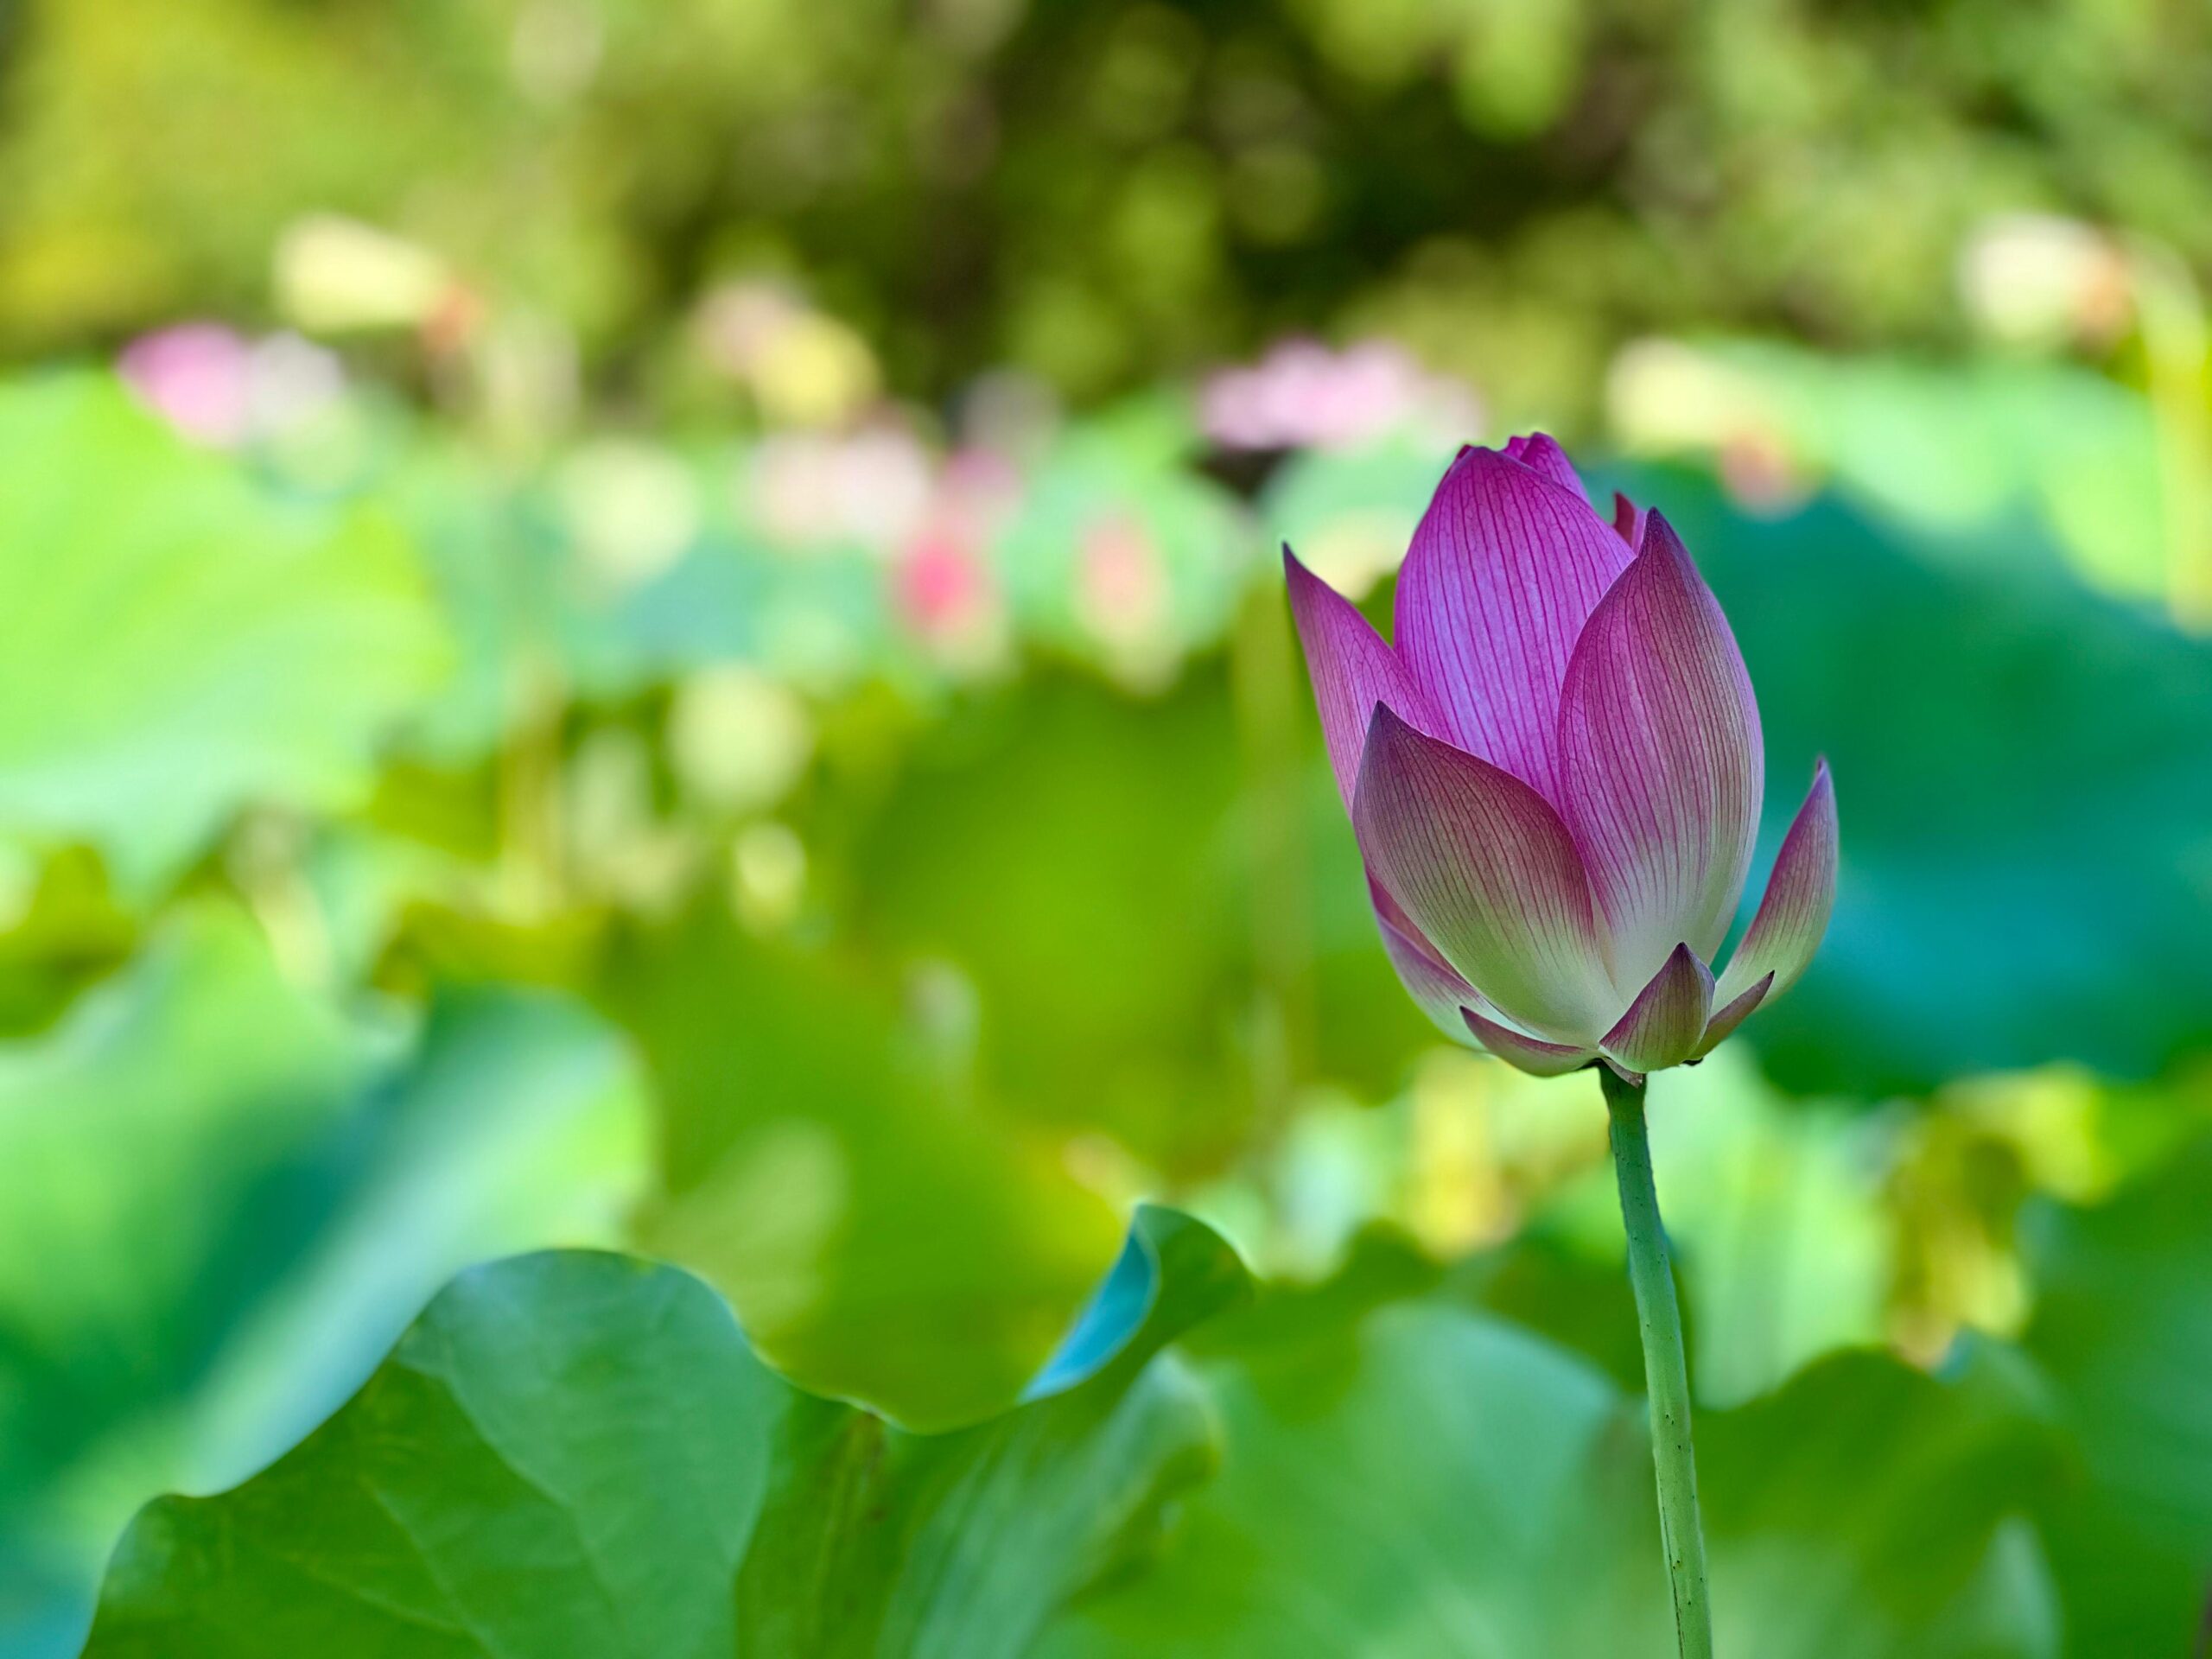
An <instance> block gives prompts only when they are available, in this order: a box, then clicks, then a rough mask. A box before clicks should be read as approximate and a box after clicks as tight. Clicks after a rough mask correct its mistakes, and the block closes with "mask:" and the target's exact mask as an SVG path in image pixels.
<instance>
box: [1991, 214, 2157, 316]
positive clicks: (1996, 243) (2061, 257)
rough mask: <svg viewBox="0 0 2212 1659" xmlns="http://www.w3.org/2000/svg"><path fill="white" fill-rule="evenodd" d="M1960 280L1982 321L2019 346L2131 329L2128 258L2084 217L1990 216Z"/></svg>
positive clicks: (2054, 215)
mask: <svg viewBox="0 0 2212 1659" xmlns="http://www.w3.org/2000/svg"><path fill="white" fill-rule="evenodd" d="M1958 280H1959V291H1960V293H1961V296H1963V298H1964V299H1965V301H1966V305H1967V310H1968V311H1969V312H1970V313H1972V315H1973V316H1974V320H1975V321H1977V322H1978V323H1980V325H1981V327H1983V328H1985V329H1986V330H1987V331H1988V333H1990V334H1992V335H1993V336H1995V337H1996V338H1998V339H1999V340H2008V341H2011V342H2012V343H2014V344H2018V345H2043V346H2056V345H2061V344H2063V343H2065V342H2067V341H2069V340H2082V341H2087V342H2092V343H2098V344H2102V343H2106V342H2109V341H2110V340H2113V339H2116V338H2117V337H2118V336H2119V334H2120V332H2121V331H2122V330H2123V329H2124V328H2126V326H2127V318H2128V309H2129V283H2128V271H2127V259H2126V254H2125V253H2124V252H2123V251H2122V250H2121V249H2120V247H2119V246H2118V245H2116V244H2115V243H2114V242H2113V239H2112V238H2110V237H2108V236H2107V235H2106V234H2105V233H2104V232H2102V231H2100V230H2098V229H2097V228H2096V227H2095V226H2092V225H2085V224H2083V223H2082V221H2081V220H2079V219H2063V218H2060V217H2059V216H2057V215H2056V214H2053V213H2000V214H1999V215H1997V216H1995V217H1994V218H1991V219H1985V220H1983V221H1982V222H1981V224H1980V225H1979V226H1976V227H1975V228H1974V232H1973V234H1972V235H1970V236H1969V237H1968V238H1967V241H1966V244H1965V245H1964V246H1963V247H1962V248H1961V249H1960V251H1959V267H1958Z"/></svg>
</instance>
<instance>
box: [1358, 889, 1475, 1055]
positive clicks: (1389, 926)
mask: <svg viewBox="0 0 2212 1659" xmlns="http://www.w3.org/2000/svg"><path fill="white" fill-rule="evenodd" d="M1367 891H1368V896H1369V897H1370V898H1371V899H1373V900H1374V901H1375V925H1376V927H1377V928H1379V929H1381V930H1382V933H1383V950H1384V952H1385V953H1386V954H1387V955H1388V956H1389V958H1390V965H1391V966H1392V967H1393V968H1395V969H1397V970H1398V982H1399V983H1400V984H1402V985H1403V986H1404V987H1405V988H1406V995H1408V996H1410V997H1412V998H1413V1000H1414V1004H1415V1006H1417V1007H1419V1008H1420V1009H1421V1012H1422V1013H1423V1014H1427V1016H1428V1017H1429V1019H1430V1020H1431V1021H1432V1022H1433V1024H1434V1025H1435V1027H1436V1028H1437V1029H1438V1030H1439V1031H1440V1032H1442V1033H1444V1034H1445V1035H1446V1037H1449V1038H1450V1039H1452V1041H1453V1042H1455V1043H1464V1042H1465V1041H1466V1040H1467V1027H1466V1022H1465V1020H1462V1019H1461V1018H1460V1010H1461V1009H1462V1008H1465V1007H1468V1006H1470V1005H1471V1004H1480V1003H1481V1002H1482V998H1481V996H1480V995H1478V993H1477V992H1476V990H1475V988H1474V987H1473V986H1471V985H1470V984H1468V983H1467V982H1466V981H1465V980H1464V979H1462V978H1460V977H1459V971H1458V970H1457V969H1454V968H1453V967H1452V964H1451V963H1448V962H1446V961H1445V960H1444V957H1443V955H1442V953H1441V952H1440V951H1439V950H1437V948H1436V947H1435V946H1434V945H1433V944H1430V943H1429V942H1428V941H1427V939H1425V938H1422V937H1421V930H1420V929H1419V928H1418V927H1415V926H1414V920H1413V918H1412V917H1410V916H1408V915H1407V914H1406V912H1405V911H1404V910H1403V909H1402V908H1401V907H1400V906H1399V904H1398V901H1397V900H1396V899H1393V898H1392V897H1391V896H1390V895H1389V892H1388V891H1387V890H1385V888H1384V887H1383V884H1382V883H1381V882H1380V881H1377V880H1376V879H1375V873H1374V872H1373V871H1372V870H1370V871H1369V872H1368V874H1367Z"/></svg>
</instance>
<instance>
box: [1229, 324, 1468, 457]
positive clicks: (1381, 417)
mask: <svg viewBox="0 0 2212 1659" xmlns="http://www.w3.org/2000/svg"><path fill="white" fill-rule="evenodd" d="M1199 420H1200V423H1201V424H1202V425H1203V426H1204V427H1205V432H1206V435H1207V436H1209V437H1211V439H1212V440H1213V441H1214V442H1217V443H1218V444H1221V445H1222V446H1224V448H1230V449H1300V448H1347V447H1350V446H1351V445H1354V444H1359V443H1364V442H1370V441H1372V440H1374V439H1376V438H1379V437H1382V436H1384V435H1387V434H1389V433H1390V432H1392V431H1394V430H1396V429H1401V428H1403V427H1406V426H1408V425H1414V424H1419V423H1430V422H1438V423H1445V424H1447V425H1448V426H1449V428H1450V429H1452V430H1454V431H1465V430H1467V429H1469V428H1470V427H1472V426H1477V425H1479V424H1480V411H1479V410H1478V409H1477V408H1476V406H1475V398H1474V395H1473V393H1472V392H1471V391H1469V390H1468V389H1467V388H1466V387H1465V386H1464V385H1460V384H1459V382H1457V381H1453V380H1450V379H1447V378H1444V377H1442V376H1439V375H1433V374H1431V373H1429V372H1427V370H1426V369H1424V368H1422V367H1421V365H1420V364H1418V363H1417V362H1415V361H1414V359H1413V357H1412V355H1411V354H1410V353H1408V352H1407V351H1406V350H1405V349H1404V348H1403V347H1402V346H1397V345H1395V344H1394V343H1392V342H1390V341H1389V340H1368V341H1364V342H1363V343H1362V344H1359V345H1357V346H1351V347H1349V348H1347V349H1346V350H1344V351H1342V352H1332V351H1331V350H1330V349H1329V348H1328V347H1327V346H1323V345H1321V344H1320V343H1319V341H1316V340H1285V341H1283V342H1282V343H1281V345H1279V346H1275V347H1274V349H1273V350H1272V351H1270V352H1269V353H1268V354H1267V355H1266V356H1265V357H1263V358H1262V359H1260V361H1259V362H1258V363H1256V364H1254V365H1250V366H1249V367H1244V368H1234V369H1224V370H1222V371H1221V372H1218V373H1217V374H1215V375H1214V376H1213V377H1212V378H1210V379H1209V380H1208V381H1207V382H1206V383H1205V386H1204V387H1202V388H1201V390H1200V392H1199Z"/></svg>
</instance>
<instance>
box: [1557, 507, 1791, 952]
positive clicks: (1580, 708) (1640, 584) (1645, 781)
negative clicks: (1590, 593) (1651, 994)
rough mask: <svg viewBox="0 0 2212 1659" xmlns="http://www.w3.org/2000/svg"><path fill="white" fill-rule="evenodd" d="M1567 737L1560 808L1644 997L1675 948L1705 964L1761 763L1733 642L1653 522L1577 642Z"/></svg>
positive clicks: (1747, 832)
mask: <svg viewBox="0 0 2212 1659" xmlns="http://www.w3.org/2000/svg"><path fill="white" fill-rule="evenodd" d="M1615 540H1616V544H1618V538H1615ZM1559 730H1560V758H1561V762H1562V766H1563V770H1564V773H1565V780H1566V792H1565V795H1564V798H1562V799H1561V801H1560V810H1561V812H1562V814H1563V815H1564V817H1566V820H1567V824H1568V827H1569V828H1570V829H1572V830H1573V834H1574V840H1575V845H1576V847H1577V848H1578V849H1580V852H1581V854H1582V859H1583V862H1584V864H1585V866H1586V868H1587V869H1588V871H1589V873H1590V885H1591V888H1592V892H1593V893H1595V895H1596V897H1597V899H1598V904H1599V909H1600V910H1601V912H1603V913H1604V916H1605V925H1606V928H1607V931H1608V933H1609V935H1610V940H1611V952H1612V954H1611V967H1612V970H1613V975H1614V977H1615V978H1616V979H1617V980H1618V982H1620V983H1622V984H1624V985H1634V984H1640V983H1642V982H1643V980H1644V979H1645V978H1647V977H1648V976H1650V975H1651V974H1652V973H1653V972H1655V971H1656V969H1658V967H1659V966H1660V964H1661V963H1663V962H1664V961H1665V960H1666V958H1667V955H1668V952H1669V950H1672V949H1673V947H1674V946H1675V944H1676V943H1677V942H1679V941H1687V942H1688V944H1689V947H1690V949H1691V950H1693V951H1694V952H1695V953H1696V954H1697V955H1698V956H1700V957H1707V958H1710V957H1712V955H1713V952H1714V951H1716V950H1719V948H1720V943H1721V941H1722V940H1723V939H1724V938H1726V937H1727V933H1728V925H1729V924H1730V922H1732V920H1733V919H1734V918H1735V913H1736V903H1737V900H1738V897H1739V896H1740V895H1741V893H1742V892H1743V886H1744V874H1745V870H1746V869H1747V868H1749V867H1750V865H1751V847H1752V842H1753V839H1754V837H1755V836H1756V835H1757V833H1758V812H1759V797H1760V791H1761V790H1762V789H1763V787H1764V772H1765V765H1764V748H1763V746H1762V743H1761V740H1760V736H1759V715H1758V703H1757V702H1755V701H1754V700H1753V698H1752V696H1751V677H1750V675H1748V674H1747V673H1745V670H1744V659H1743V657H1742V655H1741V654H1740V653H1739V652H1738V651H1737V649H1736V639H1735V636H1734V635H1733V634H1732V633H1731V632H1729V631H1728V621H1727V619H1726V617H1724V616H1723V615H1722V614H1721V613H1720V606H1719V601H1716V600H1715V599H1714V598H1713V594H1712V592H1711V590H1710V589H1708V588H1707V587H1706V585H1705V582H1704V579H1703V578H1702V577H1700V575H1698V573H1697V567H1696V566H1694V564H1692V563H1690V557H1689V554H1688V552H1687V551H1686V550H1684V549H1683V547H1682V544H1681V541H1680V539H1679V538H1677V537H1676V536H1675V532H1674V531H1673V530H1672V529H1671V528H1670V527H1669V524H1668V523H1667V521H1666V519H1665V518H1662V517H1661V516H1660V515H1659V514H1658V513H1656V512H1654V513H1652V514H1651V515H1650V516H1649V518H1648V520H1647V521H1646V524H1645V527H1644V534H1643V550H1642V551H1641V552H1639V553H1638V554H1637V556H1636V561H1635V563H1633V564H1631V565H1630V567H1629V568H1628V570H1627V571H1626V573H1625V574H1624V575H1622V577H1621V579H1620V580H1619V581H1618V582H1616V583H1614V584H1613V587H1612V589H1611V591H1610V592H1609V593H1607V594H1605V599H1604V601H1602V602H1601V603H1600V604H1599V606H1598V607H1597V609H1596V610H1595V611H1593V612H1592V613H1591V616H1590V621H1589V625H1588V626H1586V628H1584V629H1583V631H1582V637H1581V639H1579V640H1578V641H1577V642H1576V644H1575V647H1574V655H1573V660H1572V661H1571V662H1570V663H1569V664H1568V665H1567V679H1566V683H1565V686H1564V689H1563V690H1562V694H1561V697H1560V715H1559Z"/></svg>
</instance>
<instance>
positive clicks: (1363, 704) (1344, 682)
mask: <svg viewBox="0 0 2212 1659" xmlns="http://www.w3.org/2000/svg"><path fill="white" fill-rule="evenodd" d="M1282 568H1283V575H1284V576H1285V577H1286V578H1287V581H1288V583H1289V587H1290V611H1291V615H1292V616H1293V617H1294V618H1295V619H1296V620H1297V623H1298V639H1299V643H1300V645H1302V646H1304V647H1305V651H1306V674H1307V676H1308V677H1310V678H1311V679H1312V680H1313V702H1314V705H1315V706H1316V707H1317V708H1318V709H1319V710H1320V711H1321V736H1322V740H1323V741H1324V742H1325V744H1326V745H1327V746H1328V750H1329V765H1330V766H1331V767H1332V769H1333V770H1334V771H1335V772H1336V774H1337V787H1338V789H1339V790H1341V791H1343V793H1344V805H1345V806H1346V807H1347V808H1349V807H1350V806H1351V795H1352V789H1353V787H1354V786H1355V785H1357V783H1358V782H1359V757H1360V753H1361V751H1362V750H1363V748H1364V747H1366V744H1367V720H1368V716H1369V715H1372V714H1373V713H1374V712H1375V705H1376V703H1378V702H1380V703H1385V704H1388V705H1389V707H1391V708H1393V709H1396V710H1397V711H1398V712H1399V713H1400V714H1401V715H1403V716H1405V717H1406V718H1407V719H1408V720H1410V721H1413V722H1414V724H1415V725H1417V726H1419V727H1421V728H1422V729H1423V730H1425V731H1441V730H1442V729H1443V727H1444V722H1443V721H1442V720H1441V719H1440V717H1439V716H1438V715H1435V714H1434V713H1433V712H1432V710H1431V709H1430V705H1429V702H1428V699H1427V697H1426V696H1423V695H1422V694H1421V690H1419V688H1417V687H1416V686H1415V685H1414V681H1413V677H1412V676H1411V675H1410V674H1409V673H1408V672H1407V671H1406V665H1405V664H1404V663H1402V661H1400V660H1399V658H1398V654H1397V653H1396V652H1394V651H1392V650H1391V649H1390V647H1389V646H1388V645H1385V644H1383V638H1382V636H1381V635H1380V634H1378V633H1376V632H1375V630H1374V628H1373V627H1371V626H1369V624H1368V620H1367V619H1366V618H1365V617H1363V616H1362V615H1361V614H1360V613H1359V607H1357V606H1356V605H1354V604H1353V603H1352V602H1351V601H1350V600H1348V599H1346V598H1345V597H1344V595H1343V594H1340V593H1338V591H1337V590H1336V589H1335V588H1332V587H1330V586H1329V584H1328V583H1327V582H1324V581H1322V580H1321V579H1320V577H1319V576H1317V575H1314V574H1313V572H1312V571H1311V570H1308V569H1306V567H1305V566H1304V565H1303V564H1301V563H1299V559H1298V556H1297V555H1296V554H1295V553H1293V552H1292V551H1291V550H1290V547H1289V544H1288V543H1285V544H1284V546H1283V550H1282Z"/></svg>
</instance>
